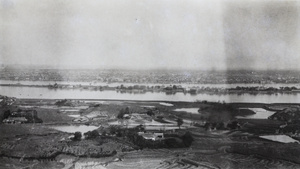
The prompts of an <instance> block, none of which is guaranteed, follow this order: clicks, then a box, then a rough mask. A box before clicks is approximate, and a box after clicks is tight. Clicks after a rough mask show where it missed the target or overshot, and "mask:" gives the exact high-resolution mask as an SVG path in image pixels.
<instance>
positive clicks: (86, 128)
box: [50, 125, 99, 134]
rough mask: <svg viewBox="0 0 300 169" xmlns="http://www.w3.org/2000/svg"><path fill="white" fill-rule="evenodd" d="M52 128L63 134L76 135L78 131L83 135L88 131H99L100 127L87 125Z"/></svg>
mask: <svg viewBox="0 0 300 169" xmlns="http://www.w3.org/2000/svg"><path fill="white" fill-rule="evenodd" d="M50 128H52V129H55V130H58V131H62V132H67V133H75V132H77V131H79V132H81V133H82V134H83V133H86V132H88V131H93V130H96V129H98V128H99V127H96V126H86V125H70V126H66V125H64V126H51V127H50Z"/></svg>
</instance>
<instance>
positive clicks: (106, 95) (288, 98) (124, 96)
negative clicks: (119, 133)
mask: <svg viewBox="0 0 300 169" xmlns="http://www.w3.org/2000/svg"><path fill="white" fill-rule="evenodd" d="M0 95H5V96H9V97H17V98H35V99H112V100H153V101H156V100H158V101H190V102H193V101H196V100H207V101H213V102H218V101H220V102H222V101H225V102H229V103H230V102H253V103H297V102H299V101H300V93H295V94H277V95H264V94H261V95H260V94H258V95H250V94H243V95H238V94H224V95H209V94H197V95H190V94H184V93H176V94H174V95H166V94H165V93H163V92H162V93H151V92H147V93H143V94H133V93H117V92H116V91H90V90H76V89H74V90H67V89H66V90H64V89H61V90H51V89H48V88H39V87H10V86H1V87H0Z"/></svg>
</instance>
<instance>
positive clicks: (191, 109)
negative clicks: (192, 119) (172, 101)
mask: <svg viewBox="0 0 300 169" xmlns="http://www.w3.org/2000/svg"><path fill="white" fill-rule="evenodd" d="M198 110H199V108H180V109H175V110H174V111H184V112H187V113H193V114H198V113H199V112H198Z"/></svg>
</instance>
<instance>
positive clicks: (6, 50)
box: [0, 0, 300, 70]
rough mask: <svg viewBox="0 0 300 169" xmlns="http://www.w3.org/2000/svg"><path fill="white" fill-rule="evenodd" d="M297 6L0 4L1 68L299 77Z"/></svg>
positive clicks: (37, 0)
mask: <svg viewBox="0 0 300 169" xmlns="http://www.w3.org/2000/svg"><path fill="white" fill-rule="evenodd" d="M299 16H300V1H282V0H276V1H269V0H263V1H257V0H247V1H242V2H238V1H234V0H211V1H204V0H201V1H199V0H187V1H180V0H172V1H169V0H161V1H146V0H128V1H122V0H110V1H104V0H98V1H95V0H86V1H81V0H54V1H48V0H26V1H23V0H0V64H2V65H25V66H31V65H32V66H42V67H43V66H46V67H49V68H60V69H64V68H76V69H77V68H79V69H114V68H116V69H117V68H122V69H187V70H228V69H229V70H234V69H248V70H300V67H299V66H298V64H299V63H300V31H299V30H300V17H299Z"/></svg>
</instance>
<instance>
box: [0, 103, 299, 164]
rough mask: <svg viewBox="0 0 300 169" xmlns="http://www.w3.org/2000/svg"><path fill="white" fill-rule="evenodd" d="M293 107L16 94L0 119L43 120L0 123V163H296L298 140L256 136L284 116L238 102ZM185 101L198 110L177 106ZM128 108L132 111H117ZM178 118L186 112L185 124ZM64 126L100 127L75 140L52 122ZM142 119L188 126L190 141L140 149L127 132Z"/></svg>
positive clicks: (147, 122) (181, 130)
mask: <svg viewBox="0 0 300 169" xmlns="http://www.w3.org/2000/svg"><path fill="white" fill-rule="evenodd" d="M291 106H298V105H295V104H294V105H287V104H274V105H266V104H252V103H243V104H237V103H236V104H235V103H232V104H225V103H207V102H153V101H152V102H147V101H111V100H33V99H17V100H16V101H15V102H14V103H13V104H12V105H10V106H3V107H1V111H0V112H1V115H0V116H1V118H2V119H1V120H3V117H4V112H5V111H7V110H10V111H11V112H13V111H17V110H18V109H22V110H27V109H28V110H31V109H34V110H36V111H37V116H38V118H40V119H41V120H42V121H43V123H25V124H4V123H2V124H0V133H1V134H0V145H1V146H0V168H65V169H67V168H133V167H135V168H299V167H300V160H299V154H300V145H299V144H298V143H280V142H275V141H269V140H266V139H262V138H260V137H259V136H261V135H264V134H276V131H277V129H278V128H280V126H282V125H285V122H282V121H275V120H270V119H247V118H244V119H237V118H236V117H237V116H243V117H246V116H248V115H252V114H255V112H253V111H251V110H246V111H238V109H239V108H266V107H267V108H269V109H280V108H282V107H284V108H286V107H291ZM180 108H198V109H199V111H198V113H188V112H184V111H175V110H176V109H180ZM182 110H184V109H182ZM126 111H128V115H127V116H123V117H122V118H119V117H118V116H120V112H123V113H124V112H126ZM277 111H278V110H277ZM274 113H275V111H274ZM125 114H126V113H125ZM178 119H183V123H182V124H181V125H180V126H178V124H177V120H178ZM234 122H236V124H237V125H236V126H235V127H233V126H234V125H233V124H234ZM220 124H222V125H220ZM59 125H68V126H73V125H82V126H97V127H98V129H97V130H96V133H97V134H96V135H85V137H86V138H82V139H79V140H75V139H72V137H75V135H74V133H75V132H76V131H74V132H62V131H58V130H54V129H52V128H51V126H59ZM139 125H145V126H146V128H147V127H149V126H151V125H156V126H166V125H167V126H172V127H173V128H174V129H173V130H174V131H173V130H170V131H168V130H166V129H167V128H166V127H165V128H164V129H165V130H166V131H162V130H161V131H156V132H166V133H169V134H172V132H175V133H185V132H189V133H190V134H191V136H192V138H193V142H192V144H191V145H190V147H182V148H168V149H167V148H158V149H150V148H140V147H138V146H136V145H135V144H134V143H132V142H131V141H130V140H129V139H128V138H127V136H126V133H127V130H129V128H130V126H139ZM147 125H149V126H147ZM226 126H227V127H226ZM120 130H122V134H120V133H118V132H119V131H120ZM124 133H125V134H124ZM82 134H83V133H82ZM98 134H99V135H98ZM281 134H286V135H288V136H291V135H290V134H289V133H281ZM293 134H294V136H295V137H293V138H294V139H298V138H299V137H296V134H295V133H293ZM88 137H90V138H88ZM298 140H299V139H298Z"/></svg>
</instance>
